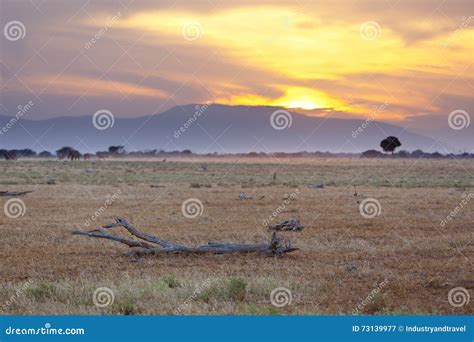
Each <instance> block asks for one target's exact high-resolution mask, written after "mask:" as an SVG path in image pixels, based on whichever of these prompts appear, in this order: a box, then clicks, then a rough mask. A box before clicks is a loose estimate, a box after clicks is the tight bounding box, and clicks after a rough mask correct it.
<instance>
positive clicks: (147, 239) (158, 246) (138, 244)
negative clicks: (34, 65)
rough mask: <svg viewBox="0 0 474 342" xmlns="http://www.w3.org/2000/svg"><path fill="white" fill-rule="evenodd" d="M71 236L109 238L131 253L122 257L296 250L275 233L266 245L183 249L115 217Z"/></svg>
mask: <svg viewBox="0 0 474 342" xmlns="http://www.w3.org/2000/svg"><path fill="white" fill-rule="evenodd" d="M114 227H122V228H125V229H126V230H127V231H128V232H129V233H130V234H131V235H133V236H135V237H137V238H138V239H140V240H136V239H129V238H125V237H122V236H119V235H114V234H111V233H109V231H108V230H107V229H110V228H114ZM72 234H73V235H85V236H88V237H93V238H100V239H108V240H112V241H117V242H120V243H123V244H125V245H127V246H129V247H130V248H132V250H130V251H129V252H127V253H125V255H131V256H142V255H147V254H155V255H159V254H167V253H191V254H206V253H209V254H227V253H261V254H264V255H268V256H277V255H282V254H284V253H290V252H293V251H296V250H298V248H293V247H291V244H290V242H289V241H288V240H283V239H282V238H281V237H279V236H278V235H277V234H276V233H273V235H272V238H271V240H270V242H269V243H261V244H243V243H222V242H208V243H207V244H206V245H201V246H196V247H192V246H186V245H182V244H178V243H175V242H171V241H167V240H163V239H161V238H159V237H157V236H155V235H150V234H147V233H144V232H142V231H140V230H139V229H137V228H135V227H134V226H132V225H131V224H130V223H129V222H128V221H127V220H124V219H121V218H117V219H115V222H114V223H111V224H107V225H105V226H103V227H98V228H96V229H93V230H90V231H83V230H74V231H73V232H72Z"/></svg>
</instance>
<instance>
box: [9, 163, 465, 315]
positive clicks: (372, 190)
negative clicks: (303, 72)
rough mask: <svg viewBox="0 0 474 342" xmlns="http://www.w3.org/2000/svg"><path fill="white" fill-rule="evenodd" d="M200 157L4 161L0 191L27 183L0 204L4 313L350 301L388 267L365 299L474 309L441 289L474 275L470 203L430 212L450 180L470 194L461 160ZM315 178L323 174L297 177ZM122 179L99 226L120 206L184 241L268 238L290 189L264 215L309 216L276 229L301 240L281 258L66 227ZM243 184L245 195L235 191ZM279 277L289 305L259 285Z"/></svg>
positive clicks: (379, 309) (233, 309)
mask: <svg viewBox="0 0 474 342" xmlns="http://www.w3.org/2000/svg"><path fill="white" fill-rule="evenodd" d="M200 162H201V160H194V161H191V162H189V161H184V160H175V161H172V162H169V161H168V162H166V163H161V162H154V161H139V162H138V161H105V162H104V161H101V162H56V161H21V160H20V161H17V162H4V161H3V162H0V172H1V178H0V184H2V185H1V186H0V190H10V191H13V190H15V191H18V190H35V192H34V193H32V194H29V195H27V196H25V197H22V199H23V201H24V203H25V205H26V213H25V215H24V216H22V217H20V218H16V219H12V218H8V217H6V216H5V215H3V212H2V213H1V214H2V215H0V230H1V232H2V233H1V244H2V248H1V249H0V258H1V260H2V267H1V268H0V277H1V279H2V287H1V288H0V307H1V308H2V309H3V313H5V314H97V313H102V314H173V313H176V310H177V308H180V313H182V314H351V313H352V311H353V310H354V309H355V308H356V307H357V306H358V305H359V303H361V302H362V300H364V299H365V298H366V297H367V296H368V295H369V294H370V292H371V291H372V290H373V289H374V288H375V287H377V285H378V284H380V282H382V281H384V280H385V279H387V285H386V286H384V287H383V288H382V289H381V291H380V292H379V293H378V294H377V296H376V297H375V298H374V300H372V301H371V302H370V304H368V305H366V306H364V307H363V308H362V310H361V311H360V312H361V313H368V314H382V313H383V314H418V313H420V314H469V313H471V314H472V313H473V312H474V310H473V306H472V301H473V300H472V299H471V303H470V304H469V305H467V306H464V307H461V308H454V307H452V306H451V305H449V303H448V292H449V290H450V289H451V288H453V287H456V286H463V287H466V288H467V289H469V290H470V291H471V294H472V289H473V287H474V281H473V279H472V270H473V259H474V244H473V237H474V232H473V230H472V222H473V219H474V214H473V210H472V208H473V206H474V201H471V202H470V203H468V204H467V205H466V206H465V207H464V209H462V210H461V211H460V212H459V213H458V214H457V215H456V217H455V218H454V219H453V220H452V221H451V222H449V224H447V225H446V226H445V227H441V226H440V221H441V219H442V218H443V217H445V216H446V215H448V214H449V213H450V212H451V211H452V210H453V209H454V208H455V207H456V206H457V205H458V204H459V203H460V202H461V201H462V197H461V196H462V194H464V193H469V192H474V178H473V176H472V175H473V174H474V162H473V161H463V162H456V161H445V160H436V161H417V160H406V161H400V160H379V161H374V160H351V159H328V160H322V159H321V160H290V159H288V160H280V161H276V160H272V159H271V160H255V159H246V160H233V159H230V158H229V159H210V160H207V163H208V165H209V171H207V172H204V171H201V170H200V167H199V165H200ZM281 163H283V164H281ZM274 172H276V173H277V177H276V180H273V173H274ZM48 183H50V184H48ZM319 183H324V184H325V187H324V188H322V189H313V188H311V187H309V186H308V185H310V184H319ZM150 185H160V186H163V187H150ZM119 189H120V194H119V195H118V198H117V200H116V201H114V202H113V204H112V205H111V206H110V207H108V208H107V209H106V210H105V211H104V212H103V213H102V214H101V215H100V217H99V218H98V219H97V220H96V221H95V222H96V223H97V224H98V225H101V224H105V223H109V222H111V221H112V220H113V218H114V217H116V216H119V217H124V218H127V219H129V220H130V221H131V222H133V223H134V224H135V225H136V226H137V227H140V228H141V229H143V230H145V231H148V232H150V233H154V234H157V235H159V236H160V237H163V238H166V239H169V240H176V241H179V242H183V243H187V244H200V243H206V242H207V241H209V240H212V241H233V242H262V241H265V240H267V239H268V237H269V233H268V231H267V230H266V228H265V227H264V225H263V222H264V220H265V219H266V218H268V217H269V216H270V215H272V213H273V212H274V211H275V210H276V209H277V208H278V207H279V206H281V205H282V203H283V201H284V199H285V198H286V197H288V195H289V194H291V193H292V192H294V191H295V190H296V189H298V190H299V195H298V196H297V199H296V200H294V201H291V202H290V203H289V204H288V205H287V206H286V207H285V208H284V209H283V211H282V212H281V213H280V214H278V216H277V218H276V220H277V221H278V220H285V219H287V218H288V217H290V216H295V217H298V218H300V220H301V222H302V223H303V224H305V226H306V229H305V230H304V231H303V232H301V233H298V234H297V233H287V235H288V237H290V238H291V239H292V240H293V243H294V245H297V246H298V247H300V248H301V250H300V251H297V252H295V253H292V254H289V255H287V256H284V257H282V258H263V257H259V256H255V255H230V256H229V255H227V256H219V255H209V256H165V257H147V258H142V259H140V260H130V259H128V258H125V257H122V256H121V253H122V252H124V251H125V250H126V247H125V246H122V245H119V244H117V243H114V242H110V241H104V240H95V239H89V238H86V237H80V236H71V235H70V230H71V229H73V228H74V227H80V228H86V227H85V222H86V220H87V219H88V218H90V216H91V215H93V214H94V212H96V211H97V210H98V209H99V208H100V207H101V206H104V203H105V202H106V200H107V198H108V197H107V195H112V194H114V193H117V191H118V190H119ZM241 191H245V193H246V194H247V195H248V196H253V198H254V199H251V200H244V201H240V200H239V199H238V195H239V192H241ZM354 191H357V194H358V196H354ZM262 196H264V197H263V198H261V197H262ZM191 197H194V198H198V199H200V200H201V201H202V202H203V204H204V212H203V214H202V216H200V217H198V218H195V219H188V218H185V217H184V216H183V215H182V213H181V204H182V202H183V201H184V200H186V199H188V198H191ZM368 197H373V198H376V199H377V200H378V201H379V202H380V203H381V206H382V213H381V215H380V216H378V217H376V218H373V219H366V218H363V217H362V216H361V215H360V213H359V202H360V201H361V200H363V199H364V198H368ZM6 200H7V198H5V197H3V198H0V204H2V206H3V203H5V201H6ZM27 281H30V283H28V284H27V286H24V287H26V289H25V290H24V291H21V292H22V293H20V294H19V295H18V296H16V297H15V299H16V300H15V301H13V303H11V304H8V303H7V302H8V301H9V300H10V299H11V298H12V296H15V294H16V291H17V290H18V289H19V288H21V287H22V285H23V284H25V283H26V282H27ZM100 286H106V287H109V288H111V289H112V290H113V291H114V293H115V302H114V304H113V305H111V306H108V307H106V308H103V309H99V308H97V307H95V306H94V305H93V303H92V295H93V292H94V290H95V289H96V288H97V287H100ZM279 286H284V287H287V288H289V289H290V290H291V292H292V295H293V300H292V303H291V304H290V305H289V306H286V307H283V308H276V307H274V306H272V305H271V303H270V292H271V291H272V290H273V289H274V288H276V287H279ZM196 289H198V290H199V291H198V292H199V293H196Z"/></svg>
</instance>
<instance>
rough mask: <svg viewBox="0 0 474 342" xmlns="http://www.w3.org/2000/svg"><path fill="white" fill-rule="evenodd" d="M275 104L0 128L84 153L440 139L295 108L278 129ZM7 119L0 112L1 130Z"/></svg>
mask: <svg viewBox="0 0 474 342" xmlns="http://www.w3.org/2000/svg"><path fill="white" fill-rule="evenodd" d="M279 109H280V108H278V107H264V106H259V107H254V106H225V105H217V104H212V105H209V106H207V105H194V104H192V105H186V106H177V107H173V108H171V109H169V110H167V111H165V112H163V113H159V114H155V115H150V116H144V117H139V118H133V119H130V118H115V122H114V125H113V127H111V128H108V129H105V130H98V129H96V128H95V127H94V125H93V124H92V116H81V117H61V118H55V119H48V120H38V121H36V120H28V119H27V117H28V116H32V115H34V113H31V114H30V113H28V115H27V116H25V117H24V118H21V119H20V120H19V121H18V122H17V123H15V124H14V125H13V127H11V128H10V129H9V130H8V131H7V132H6V133H4V134H1V135H0V148H7V149H13V148H32V149H34V150H36V151H42V150H50V151H54V150H56V149H58V148H60V147H61V146H65V145H68V146H72V147H75V148H77V149H79V150H81V151H83V152H95V151H97V150H106V149H107V147H108V146H110V145H124V146H125V148H126V150H129V151H137V150H150V149H158V150H159V149H163V150H166V151H171V150H184V149H190V150H192V151H193V152H198V153H212V152H218V153H244V152H250V151H256V152H276V151H281V152H298V151H330V152H362V151H365V150H368V149H379V143H380V141H381V140H382V139H383V138H385V137H387V136H388V135H395V136H397V137H399V138H400V140H401V142H402V147H401V149H405V150H409V151H412V150H416V149H422V150H424V151H427V152H432V151H435V150H440V149H441V148H440V146H441V145H440V144H439V143H436V141H435V140H433V139H431V138H429V137H426V136H423V135H420V134H416V133H413V132H409V131H407V130H405V129H404V128H402V127H399V126H396V125H392V124H387V123H382V122H371V123H369V124H368V125H366V122H365V121H364V120H352V119H334V118H329V119H325V118H320V117H310V116H306V115H303V114H299V113H295V112H292V113H291V126H289V127H288V128H285V129H282V130H277V129H275V128H273V127H272V125H271V116H272V113H273V112H275V111H276V110H279ZM196 112H197V113H198V114H196ZM199 114H200V115H199ZM10 119H11V118H9V117H5V116H0V129H1V127H4V126H5V125H6V124H7V122H8V121H9V120H10ZM194 119H195V120H194ZM280 119H282V118H280ZM277 121H278V120H277ZM281 123H283V124H284V122H281ZM365 125H366V126H367V127H366V128H365V129H363V131H362V132H360V133H358V134H357V136H356V137H354V135H355V134H354V133H353V132H354V131H356V130H357V129H358V128H359V127H361V128H362V127H363V126H365ZM180 128H182V129H181V130H180Z"/></svg>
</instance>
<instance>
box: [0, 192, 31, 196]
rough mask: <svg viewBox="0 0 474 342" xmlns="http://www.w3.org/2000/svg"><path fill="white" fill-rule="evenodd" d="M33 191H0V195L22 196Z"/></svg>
mask: <svg viewBox="0 0 474 342" xmlns="http://www.w3.org/2000/svg"><path fill="white" fill-rule="evenodd" d="M31 192H33V191H0V196H23V195H26V194H29V193H31Z"/></svg>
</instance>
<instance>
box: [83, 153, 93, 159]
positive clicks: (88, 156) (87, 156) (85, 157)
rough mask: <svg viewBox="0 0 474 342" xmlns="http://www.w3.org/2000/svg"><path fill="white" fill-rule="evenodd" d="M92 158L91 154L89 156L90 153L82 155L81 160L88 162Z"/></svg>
mask: <svg viewBox="0 0 474 342" xmlns="http://www.w3.org/2000/svg"><path fill="white" fill-rule="evenodd" d="M92 156H93V154H91V153H84V156H83V158H84V160H89V159H91V158H92Z"/></svg>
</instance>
